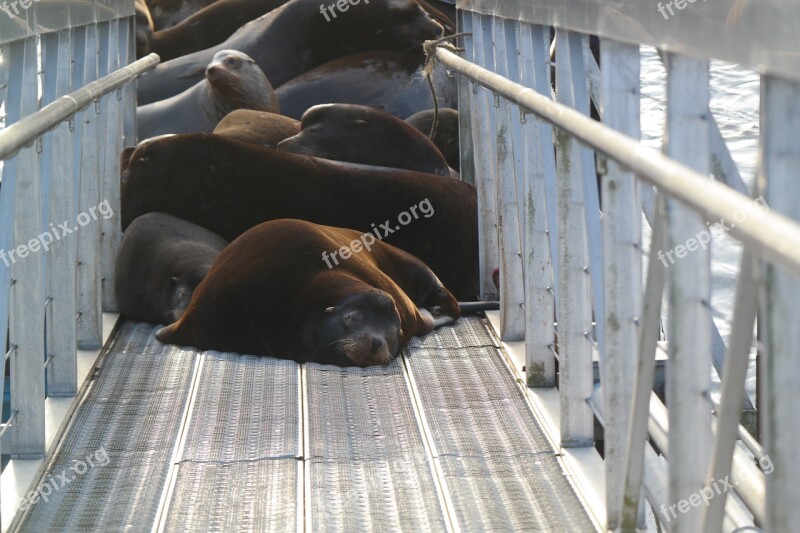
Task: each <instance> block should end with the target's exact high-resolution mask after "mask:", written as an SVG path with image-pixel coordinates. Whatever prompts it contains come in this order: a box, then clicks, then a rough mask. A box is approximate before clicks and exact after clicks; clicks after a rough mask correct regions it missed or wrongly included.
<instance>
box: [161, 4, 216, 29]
mask: <svg viewBox="0 0 800 533" xmlns="http://www.w3.org/2000/svg"><path fill="white" fill-rule="evenodd" d="M214 2H216V0H147V7H149V8H150V12H151V13H152V14H153V24H154V28H155V30H156V31H160V30H164V29H166V28H171V27H172V26H175V25H176V24H178V23H180V22H181V21H182V20H185V19H186V18H187V17H189V16H191V15H192V14H194V13H197V12H198V11H200V10H201V9H203V8H205V7H206V6H208V5H210V4H213V3H214Z"/></svg>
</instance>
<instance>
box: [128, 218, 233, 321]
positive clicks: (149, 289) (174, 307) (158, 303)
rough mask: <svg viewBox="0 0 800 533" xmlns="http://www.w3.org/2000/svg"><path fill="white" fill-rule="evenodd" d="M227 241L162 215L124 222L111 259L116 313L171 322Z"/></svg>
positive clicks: (180, 311) (186, 305) (134, 318)
mask: <svg viewBox="0 0 800 533" xmlns="http://www.w3.org/2000/svg"><path fill="white" fill-rule="evenodd" d="M227 244H228V242H227V241H226V240H225V239H223V238H222V237H220V236H219V235H217V234H215V233H212V232H210V231H208V230H206V229H203V228H201V227H199V226H196V225H194V224H192V223H191V222H186V221H185V220H181V219H179V218H176V217H174V216H172V215H167V214H165V213H147V214H146V215H142V216H140V217H139V218H137V219H136V220H134V221H133V223H132V224H131V225H130V226H128V229H127V230H126V231H125V233H124V235H123V236H122V243H121V245H120V249H119V253H118V254H117V263H116V280H115V283H114V291H115V293H116V296H117V305H118V306H119V312H120V313H122V314H123V315H125V316H126V317H128V318H130V319H131V320H138V321H141V322H152V323H154V324H171V323H172V322H174V321H175V320H177V319H178V317H179V316H180V315H181V313H183V311H184V310H186V308H187V307H188V305H189V302H190V301H191V298H192V292H193V291H194V289H195V287H197V284H198V283H200V282H201V281H202V280H203V278H204V277H205V276H206V273H207V272H208V269H209V268H211V265H212V264H213V263H214V260H215V259H216V258H217V256H218V255H219V253H220V252H221V251H222V249H223V248H225V246H226V245H227Z"/></svg>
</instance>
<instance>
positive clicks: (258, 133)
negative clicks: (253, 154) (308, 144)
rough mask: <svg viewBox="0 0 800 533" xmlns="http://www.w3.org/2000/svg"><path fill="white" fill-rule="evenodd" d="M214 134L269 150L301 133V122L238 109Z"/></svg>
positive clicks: (224, 120)
mask: <svg viewBox="0 0 800 533" xmlns="http://www.w3.org/2000/svg"><path fill="white" fill-rule="evenodd" d="M214 133H215V134H217V135H222V136H223V137H228V138H230V139H238V140H240V141H245V142H249V143H253V144H258V145H261V146H267V147H269V148H275V147H277V146H278V143H279V142H281V141H282V140H284V139H288V138H289V137H291V136H292V135H297V134H298V133H300V121H298V120H295V119H293V118H289V117H285V116H283V115H278V114H275V113H266V112H264V111H252V110H250V109H237V110H236V111H232V112H231V113H228V114H227V115H226V116H225V118H223V119H222V120H221V121H220V123H219V124H217V127H216V128H214Z"/></svg>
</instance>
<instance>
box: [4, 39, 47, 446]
mask: <svg viewBox="0 0 800 533" xmlns="http://www.w3.org/2000/svg"><path fill="white" fill-rule="evenodd" d="M19 44H20V46H19V47H17V48H16V49H15V47H14V46H12V50H11V62H12V67H11V74H12V77H13V76H19V77H20V78H21V79H22V85H21V90H22V93H21V95H20V96H21V98H20V101H21V105H20V115H21V116H23V117H25V116H28V115H31V114H33V113H35V112H36V111H37V110H38V109H39V97H38V76H37V73H38V66H37V54H38V50H37V38H36V37H31V38H28V39H25V40H24V41H23V42H22V43H19ZM16 160H17V165H18V166H17V175H16V181H17V184H16V200H15V209H14V211H15V217H14V243H15V245H16V247H15V248H14V249H13V250H11V251H9V254H10V253H11V252H12V251H13V252H15V254H16V257H15V260H12V264H11V276H12V279H13V280H14V281H15V283H14V286H13V288H12V291H11V304H10V308H11V313H10V314H11V316H10V320H9V337H10V341H11V343H12V345H15V346H16V349H15V350H14V352H13V353H12V355H11V412H12V413H16V415H17V419H16V422H15V423H14V425H13V426H12V427H11V429H10V431H9V432H8V434H7V435H8V439H7V440H6V438H4V439H3V448H4V451H5V452H7V453H10V454H12V455H13V456H17V457H41V456H42V455H43V454H44V297H43V295H42V260H41V256H39V255H38V253H37V252H40V251H41V243H40V241H39V240H38V237H39V235H40V234H41V216H42V211H41V194H40V182H39V157H38V154H37V153H36V145H34V146H33V147H26V148H24V149H23V150H21V151H20V153H19V154H18V155H17V157H16ZM4 187H5V184H4Z"/></svg>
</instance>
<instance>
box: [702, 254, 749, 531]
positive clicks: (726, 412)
mask: <svg viewBox="0 0 800 533" xmlns="http://www.w3.org/2000/svg"><path fill="white" fill-rule="evenodd" d="M757 309H758V285H757V284H756V282H755V279H753V257H752V255H751V254H750V253H749V252H748V251H747V250H745V251H744V252H743V253H742V259H741V263H740V268H739V280H738V283H737V286H736V303H735V304H734V309H733V322H732V323H731V338H730V348H729V349H728V353H727V354H726V355H725V367H724V368H725V372H724V377H723V378H722V396H721V397H720V410H719V413H718V414H717V431H716V434H715V435H714V447H713V450H712V454H711V461H710V465H709V470H708V475H706V480H707V481H709V482H712V481H716V480H718V479H726V478H727V476H729V475H730V473H731V464H732V462H733V450H734V447H735V446H736V439H737V438H738V437H737V435H738V430H739V418H740V407H741V405H742V402H743V400H744V397H745V390H744V384H745V379H746V377H747V367H748V366H749V364H750V347H751V346H752V344H753V325H754V323H755V320H756V311H757ZM727 497H728V494H727V491H725V492H724V493H722V494H719V495H718V496H717V497H716V498H713V499H712V500H711V502H710V503H709V505H708V507H706V509H705V519H704V526H703V531H720V530H721V529H722V520H723V517H724V515H725V501H726V499H727Z"/></svg>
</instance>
